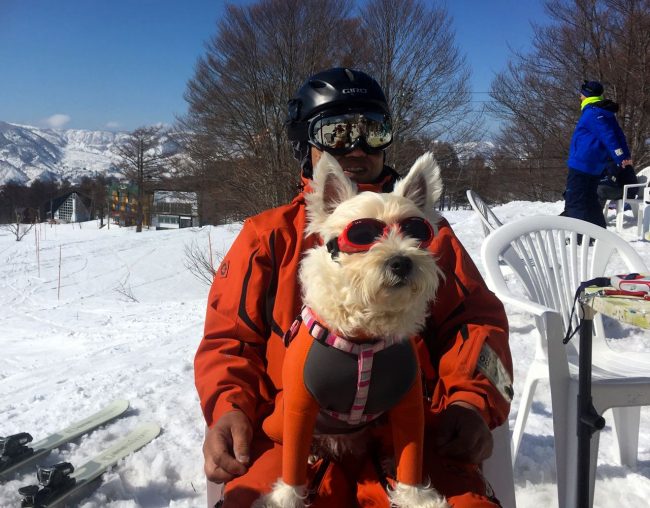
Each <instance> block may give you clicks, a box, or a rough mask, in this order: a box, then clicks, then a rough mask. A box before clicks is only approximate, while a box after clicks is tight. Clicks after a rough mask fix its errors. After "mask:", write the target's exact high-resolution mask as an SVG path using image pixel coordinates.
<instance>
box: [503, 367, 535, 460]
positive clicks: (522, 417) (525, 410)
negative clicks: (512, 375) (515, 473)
mask: <svg viewBox="0 0 650 508" xmlns="http://www.w3.org/2000/svg"><path fill="white" fill-rule="evenodd" d="M532 373H533V372H532V370H531V371H530V372H529V375H528V376H527V377H526V382H525V383H524V388H523V391H522V392H521V401H520V403H519V410H518V412H517V418H516V420H515V426H514V428H513V430H512V440H511V445H510V453H511V455H512V457H511V458H512V465H513V466H514V465H515V461H516V460H517V452H518V451H519V445H520V444H521V438H522V437H523V434H524V428H525V427H526V420H527V419H528V414H529V413H530V406H531V405H532V403H533V395H534V394H535V388H537V382H538V381H539V378H537V377H534V376H531V375H530V374H532Z"/></svg>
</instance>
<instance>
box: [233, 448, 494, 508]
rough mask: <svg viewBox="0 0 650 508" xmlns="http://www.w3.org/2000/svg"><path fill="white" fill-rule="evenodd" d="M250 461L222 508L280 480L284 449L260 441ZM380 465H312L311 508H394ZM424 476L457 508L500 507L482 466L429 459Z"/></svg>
mask: <svg viewBox="0 0 650 508" xmlns="http://www.w3.org/2000/svg"><path fill="white" fill-rule="evenodd" d="M425 449H426V447H425ZM251 459H252V462H251V466H250V468H249V470H248V472H247V473H246V474H244V475H243V476H240V477H238V478H235V479H233V480H232V481H230V482H228V483H227V484H226V486H225V498H224V502H223V505H221V506H222V508H248V507H250V505H251V504H252V503H253V501H255V500H256V499H257V498H258V497H260V495H262V494H265V493H267V492H269V491H270V490H271V486H272V485H273V483H274V482H275V481H276V480H277V479H278V478H280V476H281V475H282V445H280V444H278V443H275V442H273V441H271V440H269V439H267V438H265V437H263V436H258V437H257V438H256V439H254V440H253V443H252V445H251ZM376 462H377V461H376V460H374V461H373V459H372V458H371V457H368V458H365V459H364V460H348V461H344V462H342V463H338V462H330V463H329V464H325V463H323V462H322V460H319V461H318V462H316V463H315V464H314V465H312V466H309V473H308V478H309V480H308V481H309V489H310V490H312V489H313V491H315V492H317V495H312V496H310V498H309V502H310V508H333V507H336V508H370V507H373V508H390V504H389V502H388V496H387V494H386V490H385V489H384V487H383V486H382V484H381V482H380V476H383V474H382V473H381V470H379V471H378V466H377V464H376ZM424 472H425V476H428V477H429V479H430V481H431V484H432V486H433V487H435V488H436V489H437V490H438V492H440V493H441V494H443V495H444V496H446V497H447V501H448V502H449V504H450V505H451V506H452V507H454V508H495V507H499V506H500V504H499V502H498V501H497V499H496V498H494V497H493V495H492V489H491V487H490V486H489V485H488V484H487V482H486V481H485V479H484V478H483V475H482V474H481V471H480V468H479V466H476V465H472V464H465V463H461V462H458V461H454V460H451V459H441V458H437V457H433V456H431V455H430V454H425V459H424Z"/></svg>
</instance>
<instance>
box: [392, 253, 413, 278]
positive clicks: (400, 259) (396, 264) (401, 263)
mask: <svg viewBox="0 0 650 508" xmlns="http://www.w3.org/2000/svg"><path fill="white" fill-rule="evenodd" d="M388 268H389V270H390V271H391V272H393V273H394V274H395V275H397V276H398V277H400V278H402V279H403V278H404V277H406V276H407V275H408V274H409V273H411V269H412V268H413V261H411V258H409V257H406V256H393V257H392V258H390V259H389V260H388Z"/></svg>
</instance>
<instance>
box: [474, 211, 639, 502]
mask: <svg viewBox="0 0 650 508" xmlns="http://www.w3.org/2000/svg"><path fill="white" fill-rule="evenodd" d="M579 234H581V235H582V242H581V245H578V235H579ZM592 238H593V239H595V243H594V244H593V246H590V245H589V244H590V239H592ZM508 253H514V255H515V256H516V257H514V256H511V255H507V256H506V255H505V254H508ZM481 256H482V260H483V264H484V266H485V270H486V280H487V283H488V285H489V287H490V288H491V289H492V291H494V292H495V293H496V295H497V296H498V297H499V298H500V299H501V300H502V301H503V302H504V303H506V304H509V305H513V306H515V307H517V308H519V309H521V310H524V311H526V312H529V313H530V314H532V315H533V316H534V317H535V324H536V326H537V329H538V332H539V337H538V340H537V344H536V352H535V359H534V361H533V364H532V366H531V368H529V370H528V375H527V378H526V381H525V383H524V388H523V392H522V396H521V403H520V406H519V411H518V413H517V418H516V421H515V427H514V432H513V437H512V449H513V453H512V457H513V460H514V459H515V458H516V455H517V451H518V448H519V443H520V440H521V436H522V433H523V429H524V427H525V423H526V419H527V417H528V413H529V411H530V406H531V403H532V398H533V395H534V392H535V387H536V386H537V383H538V381H539V380H540V379H550V385H551V401H552V410H553V434H554V436H555V461H556V468H557V483H558V499H559V506H560V508H563V507H574V506H575V501H576V476H577V472H576V469H577V434H576V421H577V400H576V397H577V390H578V370H577V365H578V353H579V352H578V351H577V339H575V338H574V339H573V340H572V341H571V342H570V343H569V344H568V345H566V346H565V345H564V344H563V343H562V339H563V338H564V336H565V334H566V331H567V329H568V326H569V324H570V315H571V309H572V307H573V299H574V295H575V290H576V289H577V288H578V286H579V285H580V283H581V282H583V281H587V280H589V279H592V278H594V277H597V276H602V275H605V274H606V273H607V272H606V270H607V267H608V264H609V263H610V261H611V260H612V258H617V259H618V260H620V261H622V262H623V264H624V265H625V267H626V270H627V271H629V272H640V273H648V269H647V268H646V266H645V264H644V262H643V259H642V258H641V257H640V256H639V255H638V254H637V253H636V252H635V250H634V249H633V248H632V246H630V245H629V244H628V243H627V242H626V241H625V240H623V239H622V238H620V237H619V236H618V235H616V234H614V233H613V232H611V231H607V230H606V229H603V228H600V227H598V226H595V225H593V224H590V223H588V222H584V221H580V220H577V219H572V218H568V217H559V216H534V217H527V218H524V219H520V220H518V221H516V222H512V223H509V224H506V225H504V226H502V227H500V228H499V229H497V230H496V231H494V232H493V233H491V234H490V236H489V237H488V238H487V239H486V240H485V241H484V242H483V245H482V248H481ZM500 259H505V260H506V262H507V263H508V264H509V265H510V267H511V268H512V270H514V271H515V273H516V274H517V275H519V279H520V281H521V282H523V286H524V293H525V296H521V293H522V292H521V290H519V291H517V289H520V288H516V287H515V284H516V281H513V278H512V277H511V276H507V275H506V273H505V272H506V271H505V270H503V268H504V267H503V266H501V265H500V264H499V260H500ZM619 270H620V268H619ZM610 274H611V273H610ZM513 289H514V290H513ZM593 323H594V336H593V341H592V344H593V363H592V365H593V372H592V397H593V404H594V407H595V408H596V410H597V411H598V413H600V414H602V413H603V411H605V410H607V409H612V412H613V416H614V418H613V421H612V422H611V423H613V430H614V433H615V435H616V437H617V441H618V445H619V452H620V460H621V463H622V464H624V465H628V466H630V467H633V466H635V465H636V460H637V448H638V437H639V420H640V407H641V406H645V405H650V355H648V354H647V353H636V352H635V353H624V352H614V351H612V350H611V349H610V348H609V346H608V345H607V342H606V340H605V335H604V329H603V325H602V320H601V318H600V316H599V315H596V317H595V318H594V322H593ZM577 324H578V323H577V317H576V316H574V318H573V323H571V325H572V326H573V327H575V326H577ZM598 444H599V433H598V432H596V433H595V434H594V435H593V437H592V439H591V462H590V465H591V470H590V499H591V500H593V491H594V481H595V472H596V462H597V457H598Z"/></svg>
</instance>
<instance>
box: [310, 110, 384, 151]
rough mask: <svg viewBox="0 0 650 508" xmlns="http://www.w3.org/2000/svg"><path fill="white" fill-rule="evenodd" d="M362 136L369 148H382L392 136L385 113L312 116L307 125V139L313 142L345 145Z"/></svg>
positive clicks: (335, 145)
mask: <svg viewBox="0 0 650 508" xmlns="http://www.w3.org/2000/svg"><path fill="white" fill-rule="evenodd" d="M360 137H363V138H364V139H365V141H366V144H367V145H368V146H369V147H370V148H383V147H385V146H388V145H389V144H390V142H391V141H392V139H393V131H392V125H391V122H390V118H389V117H388V115H383V114H381V113H348V114H344V115H335V116H325V117H320V118H316V119H315V120H314V121H313V122H312V124H311V127H310V129H309V140H310V141H312V142H313V143H315V144H316V145H317V146H322V147H324V148H331V149H345V148H349V147H351V146H352V145H354V144H355V143H356V141H357V140H358V139H359V138H360Z"/></svg>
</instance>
